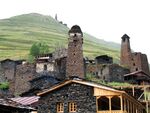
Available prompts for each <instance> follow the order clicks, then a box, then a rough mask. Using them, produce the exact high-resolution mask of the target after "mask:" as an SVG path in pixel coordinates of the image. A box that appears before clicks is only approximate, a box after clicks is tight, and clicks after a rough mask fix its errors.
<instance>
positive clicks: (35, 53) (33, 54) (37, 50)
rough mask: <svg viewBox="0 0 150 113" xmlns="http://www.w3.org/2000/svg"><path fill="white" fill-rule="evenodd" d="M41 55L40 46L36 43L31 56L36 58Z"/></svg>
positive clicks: (32, 47)
mask: <svg viewBox="0 0 150 113" xmlns="http://www.w3.org/2000/svg"><path fill="white" fill-rule="evenodd" d="M39 53H40V49H39V46H38V44H36V43H34V44H33V45H32V46H31V49H30V55H31V56H34V57H35V56H37V55H39Z"/></svg>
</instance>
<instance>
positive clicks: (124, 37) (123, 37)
mask: <svg viewBox="0 0 150 113" xmlns="http://www.w3.org/2000/svg"><path fill="white" fill-rule="evenodd" d="M121 38H122V39H123V40H124V39H126V38H128V39H130V37H129V36H128V35H127V34H124V35H123V36H122V37H121Z"/></svg>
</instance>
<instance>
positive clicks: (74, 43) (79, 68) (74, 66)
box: [66, 25, 84, 78]
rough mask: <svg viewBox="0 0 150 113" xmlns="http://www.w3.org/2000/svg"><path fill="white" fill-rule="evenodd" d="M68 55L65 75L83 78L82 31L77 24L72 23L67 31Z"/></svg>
mask: <svg viewBox="0 0 150 113" xmlns="http://www.w3.org/2000/svg"><path fill="white" fill-rule="evenodd" d="M68 35H69V39H68V41H69V43H68V56H67V65H66V76H67V77H68V78H72V77H79V78H84V61H83V49H82V44H83V33H82V31H81V29H80V27H79V26H78V25H74V26H73V27H72V28H71V29H70V30H69V32H68Z"/></svg>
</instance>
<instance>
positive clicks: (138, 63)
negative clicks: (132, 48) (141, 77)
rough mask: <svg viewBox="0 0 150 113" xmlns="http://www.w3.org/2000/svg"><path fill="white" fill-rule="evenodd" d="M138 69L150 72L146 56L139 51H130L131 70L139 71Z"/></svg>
mask: <svg viewBox="0 0 150 113" xmlns="http://www.w3.org/2000/svg"><path fill="white" fill-rule="evenodd" d="M139 70H142V71H144V72H145V73H147V74H150V72H149V66H148V60H147V56H146V55H145V54H142V53H140V52H135V53H132V59H131V72H134V71H139Z"/></svg>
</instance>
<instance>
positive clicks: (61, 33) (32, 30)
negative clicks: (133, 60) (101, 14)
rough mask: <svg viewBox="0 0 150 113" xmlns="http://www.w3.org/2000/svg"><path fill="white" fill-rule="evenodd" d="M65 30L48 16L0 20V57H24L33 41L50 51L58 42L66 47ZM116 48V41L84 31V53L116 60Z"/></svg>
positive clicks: (117, 54) (28, 16) (117, 57)
mask: <svg viewBox="0 0 150 113" xmlns="http://www.w3.org/2000/svg"><path fill="white" fill-rule="evenodd" d="M81 29H82V28H81ZM68 30H69V28H67V27H66V26H64V25H62V24H60V23H59V22H57V21H56V20H54V19H53V18H52V17H50V16H44V15H40V14H36V13H31V14H24V15H19V16H15V17H12V18H9V19H3V20H0V59H6V58H11V59H24V58H26V57H27V54H28V52H29V48H30V47H31V45H32V44H33V43H34V42H40V41H43V42H46V43H47V44H48V45H49V47H50V49H51V51H54V48H55V47H56V46H58V45H59V46H60V45H63V46H66V47H67V41H68V35H67V33H68ZM118 48H119V45H118V44H115V43H110V42H105V41H103V40H100V39H96V38H95V37H93V36H91V35H88V34H86V33H85V34H84V56H88V57H92V58H93V57H95V56H97V55H103V54H107V55H110V56H113V57H114V59H119V49H118Z"/></svg>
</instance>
